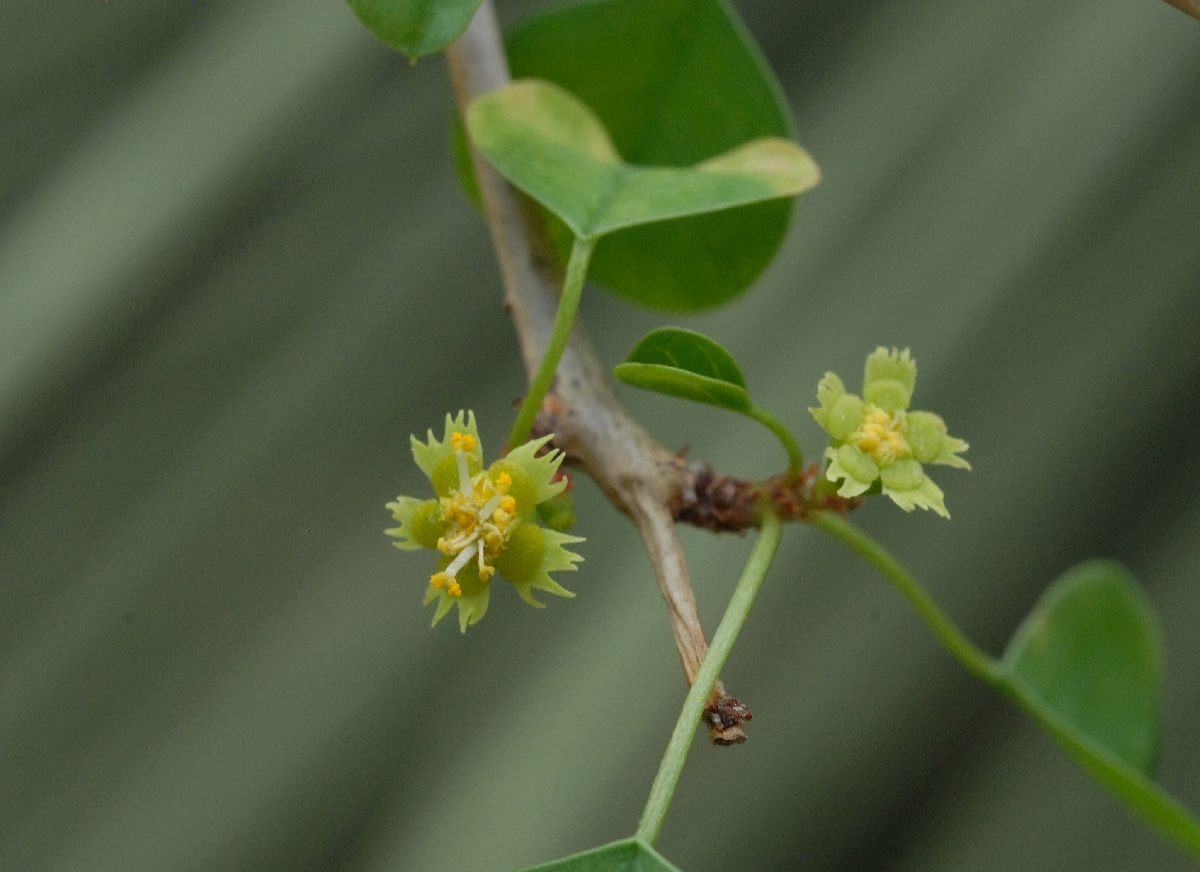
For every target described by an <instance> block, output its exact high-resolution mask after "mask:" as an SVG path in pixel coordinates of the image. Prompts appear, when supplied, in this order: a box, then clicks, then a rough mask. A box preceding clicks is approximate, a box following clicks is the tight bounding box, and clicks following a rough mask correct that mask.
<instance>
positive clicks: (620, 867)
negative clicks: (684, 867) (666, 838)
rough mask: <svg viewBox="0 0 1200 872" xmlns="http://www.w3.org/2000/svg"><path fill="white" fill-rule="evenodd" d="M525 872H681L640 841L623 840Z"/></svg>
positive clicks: (532, 867)
mask: <svg viewBox="0 0 1200 872" xmlns="http://www.w3.org/2000/svg"><path fill="white" fill-rule="evenodd" d="M525 872H679V869H678V868H676V867H675V866H672V865H671V864H670V863H668V862H667V861H666V860H664V859H663V857H662V855H661V854H659V853H658V852H657V851H655V850H654V849H653V848H651V847H650V846H649V845H647V844H645V843H644V842H640V841H638V840H637V839H622V840H621V841H619V842H613V843H612V844H609V845H604V846H603V847H600V848H593V849H591V850H590V851H584V852H582V853H580V854H572V855H571V856H570V857H564V858H563V859H561V860H555V861H554V862H552V863H546V864H544V865H541V866H531V867H530V868H528V869H526V870H525Z"/></svg>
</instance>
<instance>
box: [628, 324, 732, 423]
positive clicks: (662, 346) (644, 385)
mask: <svg viewBox="0 0 1200 872" xmlns="http://www.w3.org/2000/svg"><path fill="white" fill-rule="evenodd" d="M613 374H614V375H616V377H617V378H619V379H620V380H621V381H623V382H625V383H626V384H630V385H633V386H634V387H636V388H641V389H642V390H647V391H656V392H657V393H660V394H669V395H670V396H673V397H681V398H683V399H685V400H693V401H694V402H697V403H707V404H708V405H710V406H719V407H721V408H723V409H731V410H733V411H735V412H743V413H744V412H747V411H748V410H749V409H750V408H751V407H752V405H753V403H752V402H751V400H750V392H749V391H748V390H747V389H746V379H745V378H744V377H743V376H742V371H741V369H740V368H739V367H738V365H737V362H736V361H735V360H734V359H733V356H732V355H731V354H730V353H729V352H728V351H726V350H725V349H724V348H723V347H721V346H720V345H718V344H717V343H716V342H714V341H713V340H711V339H709V338H708V337H707V336H705V335H703V334H701V333H696V332H695V331H694V330H684V329H682V328H680V327H664V328H661V329H659V330H653V331H651V332H650V333H647V334H646V335H645V337H643V338H642V341H641V342H639V343H638V344H637V346H636V347H635V348H634V349H633V351H631V352H630V353H629V358H628V359H627V360H626V361H625V363H622V364H619V365H618V366H617V367H616V368H615V369H614V370H613Z"/></svg>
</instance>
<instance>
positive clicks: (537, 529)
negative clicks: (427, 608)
mask: <svg viewBox="0 0 1200 872" xmlns="http://www.w3.org/2000/svg"><path fill="white" fill-rule="evenodd" d="M551 438H553V437H551V436H544V437H542V438H540V439H534V440H532V441H530V442H526V443H525V444H524V445H521V446H519V447H518V448H516V449H514V450H513V451H510V452H509V453H508V454H507V455H506V456H505V457H502V458H501V459H499V460H497V461H495V462H494V463H492V465H491V466H489V467H487V468H486V469H484V468H483V446H482V444H481V443H480V440H479V431H478V428H477V427H476V425H475V414H474V413H473V412H466V413H464V412H459V413H458V415H457V416H455V417H453V418H451V417H450V416H449V415H447V416H446V426H445V431H444V433H443V436H442V438H441V439H437V438H436V437H435V436H434V435H433V431H432V430H430V431H428V436H427V439H426V441H425V442H422V441H421V440H419V439H417V437H416V436H413V437H412V440H411V441H412V452H413V459H414V460H415V461H416V463H417V466H418V467H419V468H420V470H421V472H423V473H425V476H426V477H427V478H428V479H429V481H430V483H431V484H432V485H433V491H434V494H435V496H434V498H433V499H427V500H419V499H416V498H414V497H405V496H401V497H396V499H395V501H393V502H390V503H388V504H387V507H388V509H390V510H391V512H392V517H393V518H395V519H396V520H397V521H398V522H399V523H400V526H398V527H395V528H393V529H391V530H388V531H386V532H387V534H388V535H389V536H394V537H396V539H397V541H396V542H394V543H393V544H394V545H395V546H396V547H397V548H399V549H401V550H402V551H412V550H416V549H419V548H428V549H430V550H434V551H437V552H438V553H439V554H440V555H441V557H440V559H439V561H438V566H437V571H436V572H434V573H433V574H432V575H431V576H430V577H429V584H428V586H427V588H426V590H425V604H426V605H429V604H430V603H437V607H436V609H435V610H434V614H433V624H434V625H435V626H436V625H437V623H438V621H440V620H441V619H442V618H444V617H445V616H446V615H447V614H448V613H449V611H450V609H452V608H453V607H454V606H455V605H457V606H458V623H459V628H460V629H461V630H462V632H464V633H465V632H466V631H467V627H468V626H470V625H471V624H474V623H477V622H478V621H479V620H480V619H481V618H482V617H483V616H484V614H485V613H486V612H487V608H488V600H489V597H490V594H491V581H492V578H493V577H495V576H498V577H500V578H502V579H504V580H505V581H508V582H510V583H511V584H512V585H513V587H515V588H516V589H517V593H518V594H520V596H521V598H522V599H524V600H525V601H526V602H527V603H529V604H530V605H532V606H537V607H539V608H540V607H541V606H542V605H543V604H542V603H540V602H538V600H536V599H535V598H534V596H533V590H534V589H535V588H536V589H538V590H544V591H547V592H549V593H553V594H557V595H558V596H566V597H570V596H574V594H573V593H571V592H570V591H569V590H567V589H566V588H564V587H562V586H561V585H560V584H558V582H556V581H554V579H552V578H551V577H550V573H551V572H558V571H563V570H574V569H575V564H576V563H577V562H578V561H580V560H582V559H583V558H582V557H580V556H579V555H578V554H576V553H574V552H572V551H568V550H567V549H566V547H564V546H566V545H570V544H572V543H575V542H582V541H583V540H582V539H580V538H579V537H578V536H568V535H566V534H565V533H560V532H557V531H555V530H548V529H544V528H543V527H541V526H539V525H538V523H537V521H536V517H537V515H536V509H537V506H538V504H539V503H544V502H546V501H547V500H550V499H551V498H553V497H554V496H556V495H557V494H559V493H560V492H561V491H562V490H563V489H564V488H565V487H566V482H564V481H562V480H555V479H556V475H557V473H558V467H559V464H560V463H562V458H563V455H562V452H559V451H551V452H549V453H546V454H543V455H541V456H539V455H538V451H539V450H540V449H541V448H542V447H543V446H545V444H546V443H547V442H549V441H550V439H551Z"/></svg>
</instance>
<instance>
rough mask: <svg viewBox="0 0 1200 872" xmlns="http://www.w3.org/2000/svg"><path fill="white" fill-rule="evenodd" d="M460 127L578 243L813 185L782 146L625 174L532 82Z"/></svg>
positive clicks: (600, 134) (758, 145) (581, 122)
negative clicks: (581, 239)
mask: <svg viewBox="0 0 1200 872" xmlns="http://www.w3.org/2000/svg"><path fill="white" fill-rule="evenodd" d="M466 122H467V130H468V132H469V133H470V135H471V140H472V142H474V144H475V146H476V148H478V149H479V151H480V152H481V153H482V154H483V155H484V157H486V158H487V159H488V161H489V162H490V163H491V164H492V165H493V166H494V167H496V169H497V170H498V171H499V172H500V173H501V175H503V176H504V177H505V178H507V179H508V180H509V181H510V182H512V183H513V184H514V185H516V186H517V187H518V188H520V189H521V190H523V191H525V192H526V193H527V194H529V195H530V196H531V197H533V198H534V199H535V200H537V201H538V202H539V203H541V204H542V205H543V206H545V207H546V208H548V209H549V210H550V211H551V212H553V213H554V214H556V215H557V216H558V217H559V218H561V219H562V220H563V221H564V222H566V224H567V226H568V227H570V228H571V230H572V231H573V232H574V233H575V235H576V236H578V237H580V238H583V239H592V238H595V237H599V236H603V235H604V234H607V233H611V232H612V231H614V230H620V229H622V228H625V227H633V226H635V225H638V224H649V223H651V222H654V221H664V220H667V219H670V218H680V217H684V216H688V215H696V214H699V213H703V212H715V211H718V210H721V209H729V208H731V207H734V206H743V205H746V204H748V203H757V202H761V201H763V200H771V199H775V198H777V197H788V196H791V195H793V194H798V193H800V192H801V191H805V190H807V189H808V188H811V187H812V186H813V185H815V184H816V183H817V180H818V179H819V177H820V174H819V171H818V170H817V165H816V164H815V163H813V160H812V158H810V157H809V156H808V154H807V153H806V152H805V151H804V150H803V149H801V148H800V147H799V146H797V145H796V144H795V143H792V142H790V141H788V140H786V139H780V138H767V139H757V140H754V141H752V142H748V143H745V144H743V145H741V146H739V147H738V148H735V149H733V150H732V151H728V152H725V153H724V154H721V155H717V156H715V157H711V158H709V159H708V160H705V161H703V162H701V163H698V164H696V165H695V166H693V167H689V168H672V167H635V166H632V165H630V164H627V163H624V162H623V161H622V160H621V157H620V155H618V154H617V150H616V147H615V146H614V145H613V144H612V140H610V139H609V137H608V132H607V131H606V130H605V129H604V125H603V124H602V123H601V122H600V119H598V118H597V117H596V116H595V114H594V113H592V111H591V110H590V109H588V108H587V107H586V106H585V105H583V103H581V102H580V101H579V100H577V99H576V98H575V97H573V96H572V95H571V94H569V93H567V92H566V91H564V90H563V89H562V88H560V87H559V86H557V85H554V84H552V83H550V82H546V81H542V80H539V79H526V80H522V81H518V82H513V83H512V84H510V85H507V86H505V87H504V88H501V89H499V90H497V91H492V92H490V93H488V94H485V95H484V96H482V97H479V98H478V99H476V100H474V101H473V102H472V103H471V105H470V106H469V107H468V109H467V115H466Z"/></svg>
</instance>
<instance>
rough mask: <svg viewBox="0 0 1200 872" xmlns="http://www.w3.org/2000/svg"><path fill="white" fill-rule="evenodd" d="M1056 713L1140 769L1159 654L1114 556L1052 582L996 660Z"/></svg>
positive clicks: (1143, 607) (1157, 688) (1151, 748)
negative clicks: (1113, 559)
mask: <svg viewBox="0 0 1200 872" xmlns="http://www.w3.org/2000/svg"><path fill="white" fill-rule="evenodd" d="M1001 666H1002V668H1003V669H1004V670H1005V671H1006V672H1007V673H1008V674H1009V676H1011V678H1012V680H1013V681H1014V682H1016V683H1019V684H1021V685H1023V686H1024V687H1025V688H1026V689H1027V690H1029V691H1031V692H1032V693H1033V695H1034V697H1035V698H1036V699H1038V700H1040V701H1041V702H1042V703H1043V704H1044V705H1045V706H1046V707H1047V708H1049V709H1051V710H1052V711H1053V712H1055V713H1056V714H1057V715H1058V716H1059V718H1061V719H1062V720H1064V721H1065V722H1066V723H1068V724H1069V725H1070V726H1072V727H1073V728H1075V729H1076V730H1078V731H1079V732H1081V733H1083V734H1084V735H1085V736H1087V737H1088V738H1089V739H1091V740H1092V741H1093V742H1096V743H1098V744H1099V745H1101V746H1102V747H1104V748H1106V749H1107V750H1109V751H1111V752H1112V753H1113V754H1114V755H1116V756H1117V757H1118V758H1120V759H1121V760H1123V761H1124V762H1125V763H1127V764H1129V765H1130V766H1132V767H1134V768H1135V769H1138V770H1140V771H1142V772H1149V771H1150V769H1151V767H1152V765H1153V762H1154V757H1155V752H1156V749H1157V745H1158V733H1159V724H1160V710H1161V703H1162V700H1161V696H1162V681H1163V658H1162V649H1161V643H1160V641H1159V632H1158V625H1157V621H1156V619H1155V616H1154V613H1153V611H1151V608H1150V606H1149V604H1148V603H1147V602H1146V600H1145V597H1144V595H1143V594H1142V593H1141V591H1140V590H1139V589H1138V588H1137V586H1136V585H1135V584H1134V581H1133V579H1132V578H1131V577H1130V575H1129V572H1128V570H1126V569H1125V568H1124V567H1123V566H1121V565H1120V564H1119V563H1115V562H1112V561H1102V560H1095V561H1089V562H1087V563H1082V564H1080V565H1079V566H1077V567H1075V568H1074V569H1071V570H1070V571H1068V572H1066V573H1064V574H1063V575H1062V576H1060V577H1059V578H1058V580H1057V581H1055V582H1054V583H1053V584H1052V585H1051V586H1050V588H1049V589H1048V590H1047V591H1046V593H1045V594H1044V595H1043V596H1042V598H1041V600H1040V601H1039V602H1038V604H1037V605H1036V606H1035V607H1034V609H1033V611H1032V612H1031V613H1030V615H1029V617H1027V618H1026V619H1025V621H1024V622H1023V623H1022V624H1021V626H1020V627H1019V628H1018V629H1017V632H1016V633H1015V634H1014V636H1013V639H1012V642H1011V643H1010V644H1009V646H1008V650H1007V651H1005V654H1004V657H1003V659H1002V661H1001Z"/></svg>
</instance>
